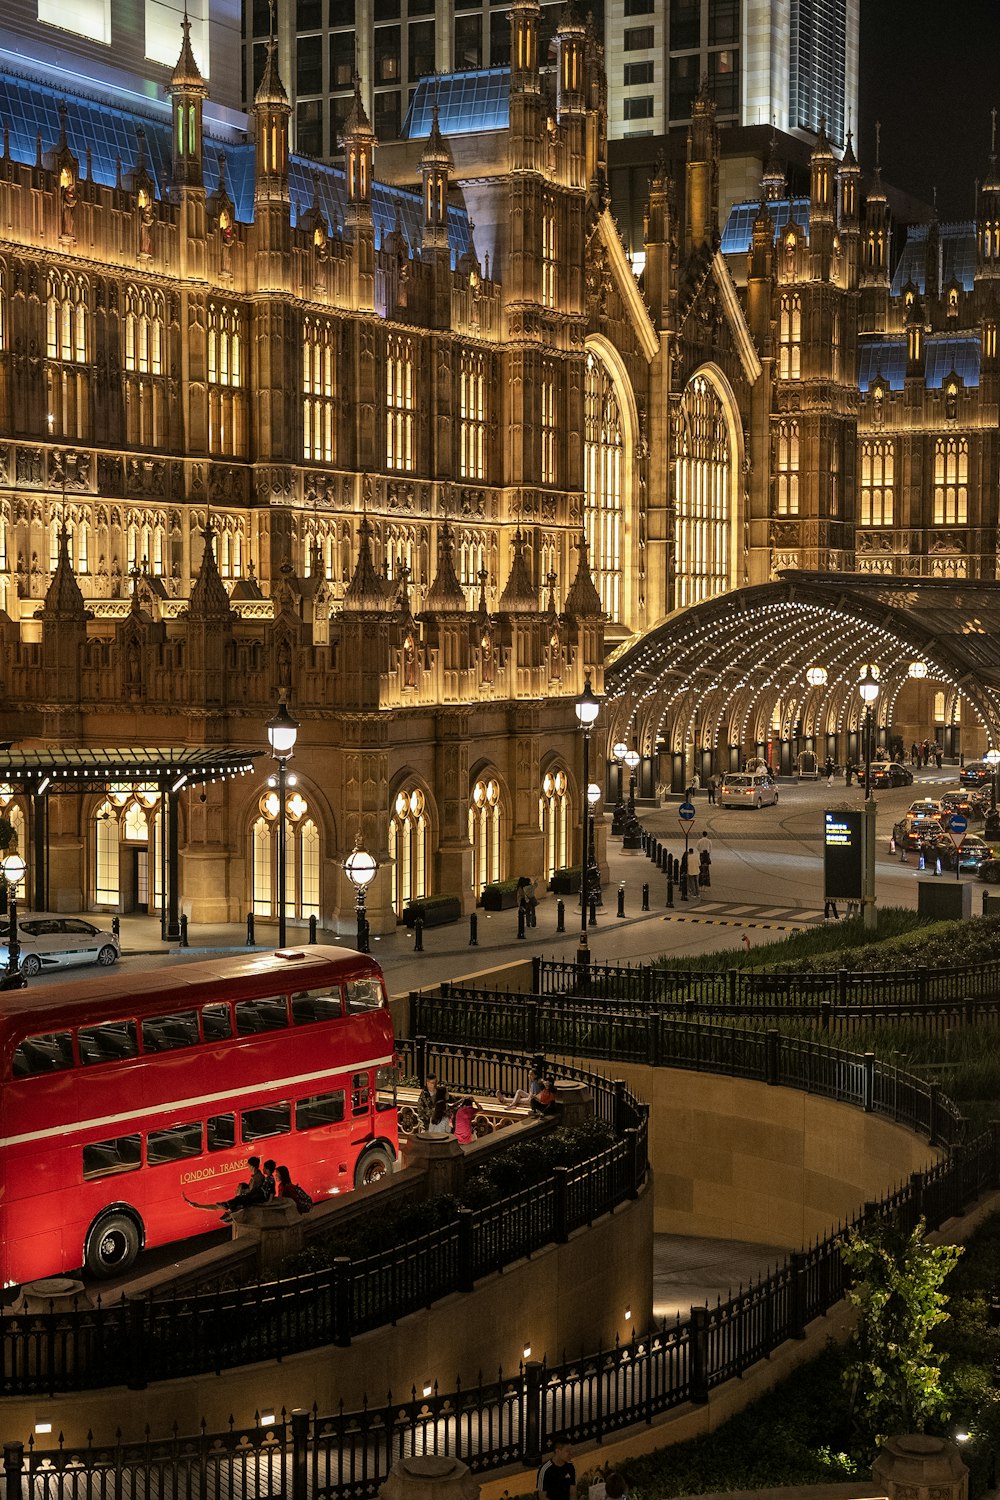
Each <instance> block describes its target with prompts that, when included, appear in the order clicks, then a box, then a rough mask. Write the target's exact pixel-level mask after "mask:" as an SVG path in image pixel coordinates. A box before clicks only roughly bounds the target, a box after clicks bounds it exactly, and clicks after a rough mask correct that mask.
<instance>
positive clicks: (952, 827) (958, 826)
mask: <svg viewBox="0 0 1000 1500" xmlns="http://www.w3.org/2000/svg"><path fill="white" fill-rule="evenodd" d="M968 826H969V820H968V818H967V817H965V815H964V814H963V813H952V815H951V818H950V819H949V822H948V832H949V833H964V832H965V830H966V829H967V828H968Z"/></svg>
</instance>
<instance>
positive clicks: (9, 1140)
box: [0, 1052, 392, 1149]
mask: <svg viewBox="0 0 1000 1500" xmlns="http://www.w3.org/2000/svg"><path fill="white" fill-rule="evenodd" d="M391 1062H392V1053H391V1052H390V1053H387V1055H386V1056H385V1057H371V1058H368V1059H366V1060H362V1061H360V1062H356V1063H351V1064H350V1067H349V1069H348V1071H349V1072H351V1073H360V1072H361V1071H362V1070H363V1069H366V1068H383V1067H388V1066H389V1064H390V1063H391ZM330 1076H331V1072H330V1069H329V1068H323V1069H322V1071H321V1072H319V1073H296V1074H294V1075H293V1076H292V1077H290V1078H279V1079H276V1080H274V1081H273V1082H268V1083H267V1084H265V1085H262V1086H261V1087H262V1088H266V1089H267V1091H268V1093H270V1092H271V1090H272V1089H283V1088H289V1087H291V1086H292V1085H293V1084H297V1083H318V1082H319V1080H320V1079H321V1078H329V1077H330ZM232 1097H233V1091H232V1089H226V1090H225V1091H224V1092H223V1093H221V1094H199V1095H198V1096H197V1097H196V1098H193V1099H172V1100H171V1101H170V1102H169V1103H167V1104H158V1105H156V1106H155V1107H154V1108H152V1109H149V1108H147V1109H131V1110H129V1111H128V1112H127V1113H126V1114H122V1115H101V1116H100V1117H99V1118H98V1119H95V1120H74V1121H70V1122H69V1123H68V1124H66V1125H60V1126H59V1127H58V1129H56V1130H29V1131H27V1132H26V1133H25V1134H24V1135H8V1136H5V1137H0V1149H2V1148H3V1147H5V1146H24V1145H27V1144H28V1143H29V1142H30V1141H45V1140H48V1139H49V1137H50V1136H53V1135H58V1136H61V1135H65V1133H66V1132H67V1130H81V1131H82V1130H96V1129H97V1127H98V1126H99V1125H102V1126H103V1125H122V1124H124V1123H125V1122H126V1121H127V1120H138V1119H142V1118H144V1117H146V1116H148V1115H160V1114H165V1113H168V1112H169V1111H171V1110H178V1109H194V1107H195V1105H197V1104H221V1103H223V1102H224V1101H226V1100H230V1099H232ZM276 1102H279V1103H280V1102H282V1101H276ZM244 1107H247V1106H244ZM249 1107H250V1108H252V1106H249ZM260 1107H261V1108H262V1109H264V1108H267V1106H266V1105H261V1106H260ZM177 1123H180V1122H177ZM153 1128H154V1129H155V1128H157V1127H153ZM159 1128H161V1129H162V1128H165V1127H162V1126H161V1127H159Z"/></svg>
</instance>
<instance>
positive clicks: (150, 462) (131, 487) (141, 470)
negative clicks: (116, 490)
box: [125, 458, 167, 495]
mask: <svg viewBox="0 0 1000 1500" xmlns="http://www.w3.org/2000/svg"><path fill="white" fill-rule="evenodd" d="M125 489H126V490H127V492H128V493H129V494H130V495H165V494H166V493H167V466H166V464H165V463H164V462H163V460H162V459H153V458H130V459H129V460H128V463H127V467H126V471H125Z"/></svg>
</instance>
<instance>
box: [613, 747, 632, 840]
mask: <svg viewBox="0 0 1000 1500" xmlns="http://www.w3.org/2000/svg"><path fill="white" fill-rule="evenodd" d="M611 754H612V755H613V756H614V758H615V766H616V767H617V769H618V800H617V802H616V803H615V810H614V814H613V816H612V818H611V832H612V833H615V834H618V833H623V832H624V829H625V793H624V791H623V782H622V777H623V772H624V769H625V757H626V755H627V754H628V746H627V745H626V743H625V741H624V740H619V741H618V742H617V744H615V745H612V747H611Z"/></svg>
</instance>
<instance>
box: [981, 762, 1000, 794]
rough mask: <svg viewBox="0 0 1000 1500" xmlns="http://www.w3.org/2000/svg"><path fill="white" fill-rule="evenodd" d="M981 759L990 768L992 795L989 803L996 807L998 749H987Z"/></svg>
mask: <svg viewBox="0 0 1000 1500" xmlns="http://www.w3.org/2000/svg"><path fill="white" fill-rule="evenodd" d="M983 760H984V761H985V762H986V764H987V765H988V766H989V768H990V770H991V771H992V772H993V796H992V800H991V804H990V805H991V806H992V807H996V805H997V766H1000V750H987V752H986V754H985V755H984V756H983Z"/></svg>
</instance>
